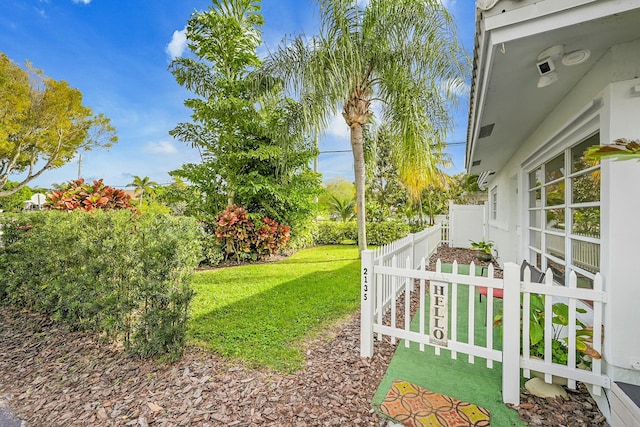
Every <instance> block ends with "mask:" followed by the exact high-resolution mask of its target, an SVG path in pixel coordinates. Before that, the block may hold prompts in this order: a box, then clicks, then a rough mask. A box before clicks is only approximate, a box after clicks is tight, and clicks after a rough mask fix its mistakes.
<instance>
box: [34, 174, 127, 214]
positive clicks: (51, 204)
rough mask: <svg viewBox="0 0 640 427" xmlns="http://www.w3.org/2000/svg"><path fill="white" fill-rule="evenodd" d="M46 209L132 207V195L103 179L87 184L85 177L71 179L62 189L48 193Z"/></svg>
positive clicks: (81, 209)
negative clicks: (104, 181)
mask: <svg viewBox="0 0 640 427" xmlns="http://www.w3.org/2000/svg"><path fill="white" fill-rule="evenodd" d="M45 208H46V209H52V210H58V211H74V210H79V211H85V212H89V211H92V210H94V209H102V210H105V211H108V210H114V209H131V210H135V207H133V206H132V205H131V196H129V195H128V194H127V193H125V192H124V190H118V189H116V188H113V187H109V186H108V185H104V184H103V183H102V179H99V180H97V181H93V184H85V182H84V178H80V179H77V180H75V181H70V182H69V183H68V184H67V186H66V187H65V188H63V189H62V190H53V191H52V192H51V193H50V194H47V203H46V204H45Z"/></svg>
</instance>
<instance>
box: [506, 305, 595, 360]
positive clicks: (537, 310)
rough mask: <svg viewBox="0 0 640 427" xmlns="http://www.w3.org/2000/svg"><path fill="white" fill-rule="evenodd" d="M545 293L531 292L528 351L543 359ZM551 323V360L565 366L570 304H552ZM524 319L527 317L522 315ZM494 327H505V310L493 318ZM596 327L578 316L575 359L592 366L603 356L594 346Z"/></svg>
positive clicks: (567, 352)
mask: <svg viewBox="0 0 640 427" xmlns="http://www.w3.org/2000/svg"><path fill="white" fill-rule="evenodd" d="M544 298H545V297H544V296H543V295H538V294H531V299H530V310H529V354H530V356H531V357H537V358H540V359H542V358H544V351H545V340H544V322H545V316H546V313H545V306H544ZM551 310H552V316H553V317H552V318H551V323H552V325H553V337H552V338H551V361H552V362H553V363H558V364H561V365H566V364H567V361H568V360H569V338H568V337H562V335H563V331H564V328H565V327H568V326H569V306H568V305H567V304H565V303H562V302H557V303H555V304H553V306H552V308H551ZM576 311H577V312H578V313H582V314H584V313H586V310H584V309H582V308H577V309H576ZM523 318H524V316H523ZM494 326H495V327H501V326H502V313H501V312H500V313H498V315H497V316H495V318H494ZM592 343H593V328H592V327H588V326H586V325H585V324H584V323H583V322H581V321H580V320H579V319H576V360H577V361H578V362H579V363H580V362H581V363H583V364H585V365H587V366H589V362H590V360H591V359H600V358H601V357H602V356H601V355H600V353H599V352H598V351H596V350H595V349H594V348H593V347H592V345H591V344H592Z"/></svg>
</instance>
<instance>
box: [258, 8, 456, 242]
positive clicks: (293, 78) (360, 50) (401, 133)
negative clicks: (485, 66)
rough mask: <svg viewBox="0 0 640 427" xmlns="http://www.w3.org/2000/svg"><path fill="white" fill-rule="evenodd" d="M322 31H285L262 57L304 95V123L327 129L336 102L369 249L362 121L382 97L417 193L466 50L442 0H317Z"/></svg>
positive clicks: (429, 171)
mask: <svg viewBox="0 0 640 427" xmlns="http://www.w3.org/2000/svg"><path fill="white" fill-rule="evenodd" d="M318 4H319V6H320V19H321V29H320V33H319V34H318V35H316V36H314V37H312V38H310V39H307V38H306V37H304V36H299V37H297V38H295V39H293V40H285V42H284V43H283V44H282V45H281V47H280V48H279V49H278V50H277V51H276V52H274V53H273V54H272V55H271V56H270V57H269V59H268V60H267V61H266V64H265V65H266V66H265V71H266V74H269V75H274V74H275V75H278V76H280V77H281V78H282V79H283V80H284V81H285V82H286V83H287V85H288V88H289V89H290V90H291V91H292V92H293V93H295V94H296V95H297V96H299V99H301V100H303V102H304V104H305V107H306V109H305V119H306V122H307V123H308V124H309V128H314V127H315V128H326V126H327V124H328V120H329V119H330V117H331V116H332V115H333V114H334V113H335V112H336V111H337V110H339V109H341V110H342V116H343V117H344V119H345V122H346V124H347V126H349V128H350V133H351V137H350V140H351V147H352V150H353V158H354V170H355V181H356V199H357V215H358V218H357V219H358V242H359V248H360V249H361V250H364V249H366V241H367V239H366V229H365V220H366V215H365V160H364V150H363V127H364V126H365V125H366V124H367V123H369V122H370V120H371V117H372V114H373V113H372V112H373V109H372V107H373V104H374V103H375V102H377V101H378V102H379V105H380V110H381V113H382V120H381V122H385V123H389V124H390V131H391V132H393V133H394V134H396V135H397V138H398V140H399V141H402V151H401V152H400V153H399V156H398V165H399V168H400V169H399V170H400V175H401V179H402V181H403V182H404V183H405V185H407V187H408V189H409V190H410V191H412V192H414V193H415V194H419V193H420V191H421V190H422V189H423V188H425V187H426V185H427V184H428V182H429V180H430V178H431V177H432V175H433V173H435V171H436V169H437V167H436V165H435V164H434V162H433V160H432V153H433V151H434V150H440V149H442V145H441V141H443V140H444V133H445V131H446V130H447V129H448V128H449V127H450V126H451V123H452V122H451V119H450V117H449V115H448V113H447V111H448V108H447V107H448V106H449V104H450V103H451V102H454V101H455V99H456V91H457V90H459V88H460V87H461V86H462V84H463V80H464V77H465V76H464V69H465V68H466V67H465V64H466V59H463V53H462V50H461V48H460V46H459V43H458V40H457V36H456V32H455V25H454V22H453V19H452V17H451V16H450V15H449V13H448V12H447V10H446V9H445V8H444V6H443V5H442V3H441V2H440V1H439V0H371V1H370V2H369V3H368V4H367V5H366V7H364V8H361V7H359V6H358V3H357V1H355V0H318Z"/></svg>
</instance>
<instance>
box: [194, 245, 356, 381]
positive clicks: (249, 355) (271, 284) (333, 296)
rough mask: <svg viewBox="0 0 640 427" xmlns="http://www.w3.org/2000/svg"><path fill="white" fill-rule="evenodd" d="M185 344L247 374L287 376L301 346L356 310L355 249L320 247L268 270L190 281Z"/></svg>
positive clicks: (228, 271)
mask: <svg viewBox="0 0 640 427" xmlns="http://www.w3.org/2000/svg"><path fill="white" fill-rule="evenodd" d="M193 288H194V290H195V291H196V293H197V294H196V297H195V298H194V300H193V303H192V309H191V310H192V313H191V321H190V324H189V335H190V340H191V341H192V342H195V343H196V344H198V345H200V346H202V347H204V348H206V349H209V350H211V351H213V352H215V353H217V354H220V355H222V356H225V357H231V358H236V359H240V360H242V361H244V362H247V363H248V364H249V365H250V366H259V367H262V366H268V367H271V368H273V369H276V370H280V371H287V372H291V371H294V370H296V369H298V368H300V366H301V364H302V361H303V357H304V354H303V352H302V349H301V347H300V344H301V343H302V342H303V341H304V339H305V338H308V337H312V336H314V334H316V333H317V332H319V331H320V330H321V329H322V328H323V327H324V326H326V325H327V324H329V323H331V322H335V321H336V320H338V319H340V318H342V317H344V316H345V315H346V314H348V313H352V312H354V311H355V310H356V309H357V308H358V307H359V303H360V260H359V257H358V248H357V246H342V245H336V246H320V247H316V248H311V249H304V250H301V251H299V252H298V253H296V254H294V255H292V256H291V257H290V258H288V259H286V260H284V261H280V262H276V263H268V264H254V265H247V266H241V267H230V268H221V269H217V270H212V271H207V272H199V273H196V274H195V276H194V280H193Z"/></svg>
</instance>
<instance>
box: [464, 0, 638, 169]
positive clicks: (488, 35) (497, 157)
mask: <svg viewBox="0 0 640 427" xmlns="http://www.w3.org/2000/svg"><path fill="white" fill-rule="evenodd" d="M476 16H477V18H476V27H477V28H476V40H475V49H474V60H473V65H474V67H473V77H472V86H471V97H470V111H469V125H468V129H467V152H466V168H467V171H468V172H469V173H473V174H479V173H482V172H484V171H499V170H500V168H501V167H502V166H503V165H504V164H505V163H506V162H507V161H508V160H509V159H510V158H511V157H512V156H513V154H514V153H515V152H516V150H517V149H518V148H519V147H520V145H521V144H522V143H523V142H524V141H525V140H526V139H527V137H528V136H529V135H530V134H531V133H532V132H533V131H534V130H535V129H536V128H537V127H538V126H539V125H540V123H541V122H542V121H543V120H544V119H545V118H546V117H547V116H548V115H549V113H550V111H551V110H552V109H553V108H554V107H555V106H556V105H557V104H558V103H559V102H560V101H561V100H562V99H563V98H564V97H565V96H566V95H567V94H568V93H569V92H570V91H571V89H572V88H574V87H575V86H576V84H577V83H578V82H579V81H580V80H581V79H582V78H583V77H584V76H585V75H586V74H587V73H588V72H589V70H591V68H592V67H593V66H594V65H595V64H596V63H597V62H598V61H599V60H600V59H601V58H602V57H603V56H604V55H605V54H606V53H607V52H608V51H609V49H610V48H611V47H612V46H615V45H618V44H621V43H625V42H629V41H633V40H637V39H638V38H640V30H639V28H640V4H639V2H638V0H563V1H558V0H520V1H518V0H502V1H499V2H497V4H495V5H494V6H492V7H491V8H490V9H489V10H482V11H481V10H480V9H478V11H477V14H476ZM554 46H560V47H557V48H553V47H554ZM549 48H552V49H550V50H548V49H549ZM545 51H547V52H546V53H545V54H544V55H543V56H540V55H541V53H543V52H545ZM581 51H582V52H586V51H588V57H587V58H585V57H584V56H585V53H573V54H572V55H567V54H569V53H572V52H581ZM539 57H540V58H541V59H539ZM543 57H544V58H543ZM567 57H568V58H567ZM545 58H550V62H551V63H552V65H550V64H541V65H540V67H541V69H542V70H539V68H538V63H540V62H544V59H545ZM549 65H550V67H549ZM549 68H555V70H550V69H549ZM543 76H548V77H546V78H543ZM556 78H557V80H555V81H554V79H556ZM549 81H551V82H549ZM544 83H547V84H548V85H546V86H543V87H539V85H540V84H544Z"/></svg>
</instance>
